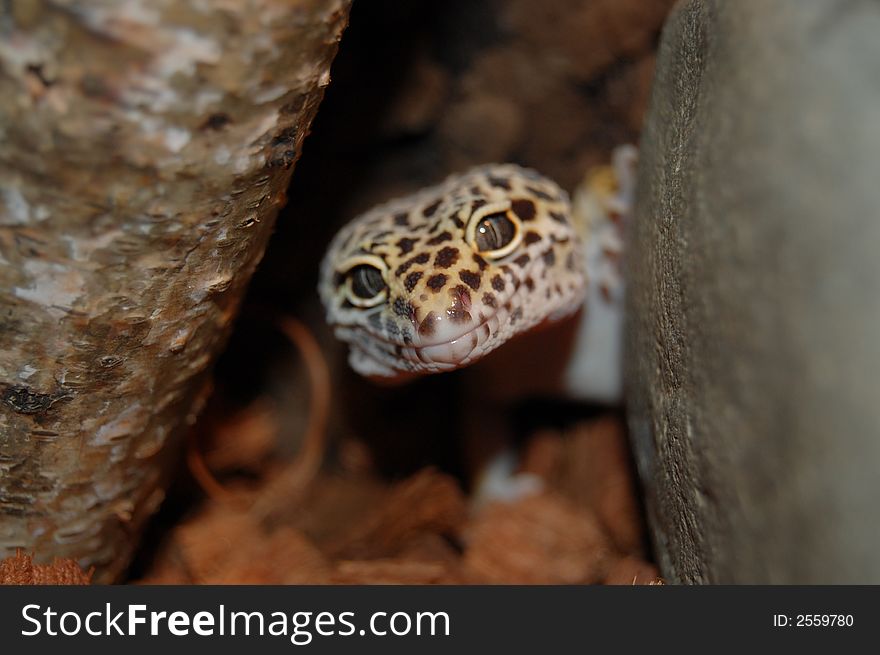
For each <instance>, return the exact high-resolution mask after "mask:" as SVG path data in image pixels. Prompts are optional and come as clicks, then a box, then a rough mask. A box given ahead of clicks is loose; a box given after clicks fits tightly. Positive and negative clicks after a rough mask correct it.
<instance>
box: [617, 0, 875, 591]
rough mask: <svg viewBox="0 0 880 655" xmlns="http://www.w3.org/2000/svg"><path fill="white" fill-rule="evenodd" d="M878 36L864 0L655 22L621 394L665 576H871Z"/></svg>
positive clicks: (694, 11) (753, 2) (733, 7)
mask: <svg viewBox="0 0 880 655" xmlns="http://www.w3.org/2000/svg"><path fill="white" fill-rule="evenodd" d="M878 34H880V5H878V4H877V3H876V2H874V1H872V0H856V1H851V2H845V1H843V0H841V1H835V2H832V1H821V2H820V1H810V2H804V1H803V0H776V1H775V2H767V1H766V0H737V1H736V2H724V1H721V0H714V1H713V0H703V1H699V0H692V1H689V2H683V3H681V4H679V5H678V7H677V9H676V11H675V12H674V13H673V15H672V16H671V17H670V20H669V22H668V23H667V26H666V29H665V32H664V35H663V40H662V45H661V49H660V54H659V59H658V66H657V77H656V81H655V88H654V92H653V99H652V105H651V109H650V111H649V116H648V120H647V125H646V129H645V132H644V136H643V142H642V149H641V166H640V188H639V191H638V200H637V210H636V220H635V221H634V227H633V228H632V231H631V233H630V235H629V237H630V243H629V245H628V248H629V253H630V255H629V258H628V262H629V267H630V271H629V275H630V285H631V286H630V287H629V291H628V294H629V295H628V308H627V312H628V316H629V319H628V324H627V378H628V380H629V385H630V386H629V388H628V390H627V391H628V397H629V399H630V405H629V414H630V419H631V428H632V432H633V439H634V442H635V448H636V458H637V463H638V466H639V469H640V473H641V475H642V478H643V480H644V481H645V486H646V491H647V504H648V511H649V515H650V521H651V525H652V532H653V536H654V541H655V545H656V547H657V552H658V557H659V560H660V564H661V568H662V571H663V573H664V574H665V575H666V576H667V577H668V578H669V579H670V580H671V581H674V582H712V583H855V582H866V583H880V520H878V518H880V517H878V512H880V341H878V339H880V254H878V249H880V38H878V36H877V35H878Z"/></svg>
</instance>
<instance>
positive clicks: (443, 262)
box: [434, 246, 458, 268]
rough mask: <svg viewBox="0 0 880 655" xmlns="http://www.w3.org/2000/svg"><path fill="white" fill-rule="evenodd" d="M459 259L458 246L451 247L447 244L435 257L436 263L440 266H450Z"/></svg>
mask: <svg viewBox="0 0 880 655" xmlns="http://www.w3.org/2000/svg"><path fill="white" fill-rule="evenodd" d="M457 261H458V248H450V247H449V246H446V247H445V248H443V249H442V250H441V251H440V252H438V253H437V257H435V258H434V265H435V266H438V267H440V268H449V267H450V266H452V265H453V264H454V263H455V262H457Z"/></svg>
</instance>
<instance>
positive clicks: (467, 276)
mask: <svg viewBox="0 0 880 655" xmlns="http://www.w3.org/2000/svg"><path fill="white" fill-rule="evenodd" d="M458 277H459V279H460V280H461V281H462V282H464V283H465V284H466V285H468V286H469V287H470V288H471V289H473V290H474V291H476V290H477V289H479V288H480V284H481V283H482V281H483V276H482V275H480V274H479V273H474V272H473V271H459V273H458Z"/></svg>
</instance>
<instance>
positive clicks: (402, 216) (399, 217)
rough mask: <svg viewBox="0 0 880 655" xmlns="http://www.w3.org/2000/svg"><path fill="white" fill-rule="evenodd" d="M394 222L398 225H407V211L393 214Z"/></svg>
mask: <svg viewBox="0 0 880 655" xmlns="http://www.w3.org/2000/svg"><path fill="white" fill-rule="evenodd" d="M394 224H395V225H398V226H400V227H409V214H408V213H407V212H400V213H399V214H395V215H394Z"/></svg>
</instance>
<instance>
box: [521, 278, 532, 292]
mask: <svg viewBox="0 0 880 655" xmlns="http://www.w3.org/2000/svg"><path fill="white" fill-rule="evenodd" d="M523 284H525V285H526V289H528V290H529V291H534V290H535V281H534V280H533V279H532V278H530V277H527V278H526V279H525V280H524V281H523Z"/></svg>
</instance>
